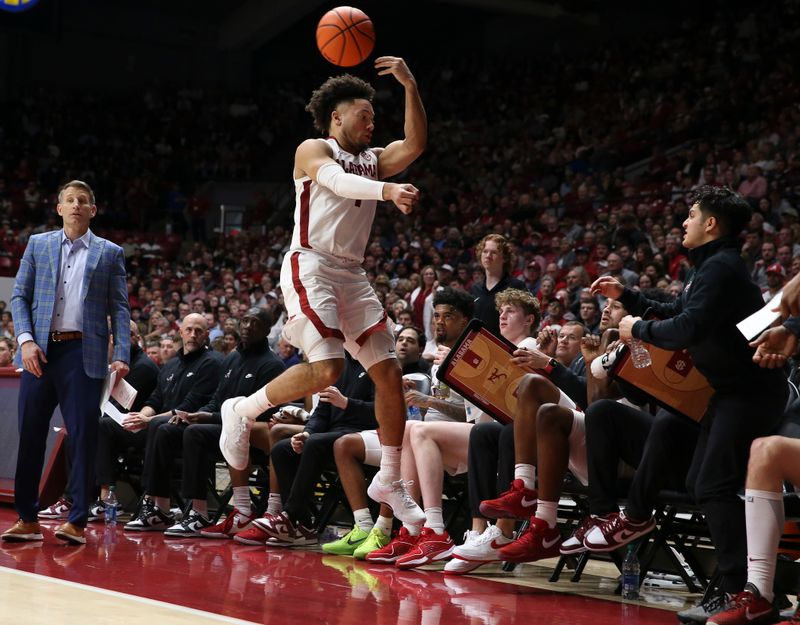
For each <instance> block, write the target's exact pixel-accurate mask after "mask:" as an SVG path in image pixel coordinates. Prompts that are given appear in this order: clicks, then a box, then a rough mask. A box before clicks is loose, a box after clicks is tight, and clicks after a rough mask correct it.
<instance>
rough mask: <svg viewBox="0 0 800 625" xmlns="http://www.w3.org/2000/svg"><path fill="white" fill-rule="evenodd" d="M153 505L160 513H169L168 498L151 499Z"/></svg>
mask: <svg viewBox="0 0 800 625" xmlns="http://www.w3.org/2000/svg"><path fill="white" fill-rule="evenodd" d="M153 503H155V504H156V508H158V509H159V510H161V512H166V513H168V512H169V497H153Z"/></svg>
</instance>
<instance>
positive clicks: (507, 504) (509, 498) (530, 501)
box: [480, 480, 538, 519]
mask: <svg viewBox="0 0 800 625" xmlns="http://www.w3.org/2000/svg"><path fill="white" fill-rule="evenodd" d="M537 497H538V493H537V492H536V491H535V490H533V489H531V488H525V482H523V481H522V480H514V481H513V482H511V488H509V489H508V490H507V491H506V492H504V493H502V494H501V495H500V496H499V497H498V498H497V499H487V500H486V501H482V502H481V505H480V511H481V514H482V515H483V516H485V517H486V518H488V519H529V518H531V517H532V516H533V514H534V512H536V503H537V501H538V499H537Z"/></svg>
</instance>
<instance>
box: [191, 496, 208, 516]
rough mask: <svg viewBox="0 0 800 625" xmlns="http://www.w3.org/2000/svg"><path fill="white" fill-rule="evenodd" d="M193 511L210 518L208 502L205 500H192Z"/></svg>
mask: <svg viewBox="0 0 800 625" xmlns="http://www.w3.org/2000/svg"><path fill="white" fill-rule="evenodd" d="M192 510H194V511H195V512H197V514H202V515H203V516H204V517H205V518H206V519H207V518H208V502H207V501H206V500H205V499H192Z"/></svg>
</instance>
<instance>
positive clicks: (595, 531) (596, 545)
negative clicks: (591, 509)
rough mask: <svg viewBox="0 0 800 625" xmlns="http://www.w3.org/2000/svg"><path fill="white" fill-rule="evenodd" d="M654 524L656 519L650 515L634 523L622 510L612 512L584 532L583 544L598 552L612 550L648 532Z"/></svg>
mask: <svg viewBox="0 0 800 625" xmlns="http://www.w3.org/2000/svg"><path fill="white" fill-rule="evenodd" d="M655 526H656V520H655V519H654V518H652V517H650V518H649V519H647V521H641V522H639V523H636V522H634V521H631V520H630V519H629V518H628V517H626V516H625V513H624V512H612V513H611V514H609V515H608V520H607V521H606V522H605V523H601V524H600V525H597V526H595V527H594V528H592V529H591V531H589V532H587V533H586V536H585V537H584V539H583V545H584V546H585V547H586V548H587V549H588V550H589V551H595V552H598V553H604V552H606V551H614V550H615V549H618V548H619V547H622V546H624V545H627V544H628V543H632V542H633V541H634V540H637V539H638V538H641V537H642V536H644V535H645V534H649V533H650V532H652V531H653V529H654V528H655Z"/></svg>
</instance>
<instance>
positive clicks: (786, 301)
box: [23, 273, 800, 369]
mask: <svg viewBox="0 0 800 625" xmlns="http://www.w3.org/2000/svg"><path fill="white" fill-rule="evenodd" d="M772 310H773V311H774V312H777V311H779V310H780V313H781V317H784V318H786V317H790V316H792V315H800V273H799V274H797V275H796V276H795V277H794V278H792V279H791V280H789V282H787V283H786V286H784V287H783V296H782V297H781V305H780V307H779V308H773V309H772ZM26 345H27V343H26ZM23 347H25V345H23ZM23 361H24V358H23ZM25 368H26V369H27V367H25Z"/></svg>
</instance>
